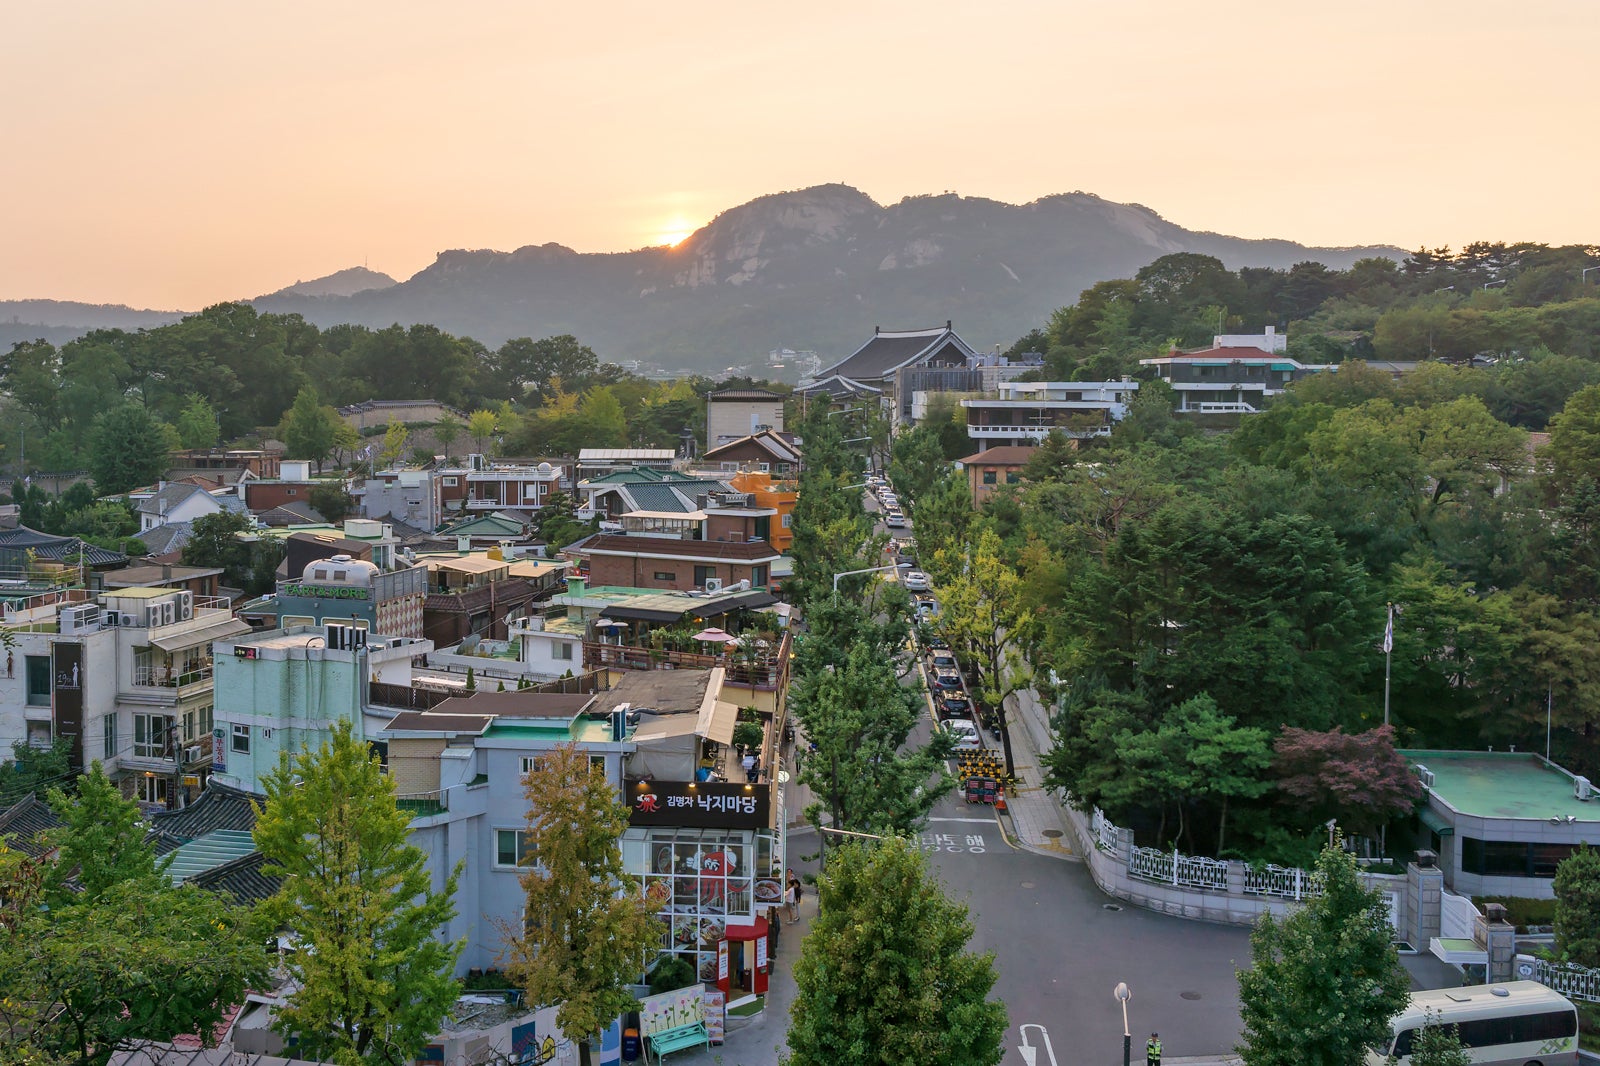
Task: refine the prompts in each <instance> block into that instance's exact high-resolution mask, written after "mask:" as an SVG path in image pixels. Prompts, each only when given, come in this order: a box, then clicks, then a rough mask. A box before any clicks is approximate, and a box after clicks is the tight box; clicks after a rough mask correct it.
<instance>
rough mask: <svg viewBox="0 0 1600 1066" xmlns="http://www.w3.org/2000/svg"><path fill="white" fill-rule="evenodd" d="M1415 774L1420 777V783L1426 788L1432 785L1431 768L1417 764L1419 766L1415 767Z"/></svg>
mask: <svg viewBox="0 0 1600 1066" xmlns="http://www.w3.org/2000/svg"><path fill="white" fill-rule="evenodd" d="M1417 776H1419V777H1421V778H1422V784H1423V786H1424V787H1426V788H1432V787H1433V771H1432V770H1430V769H1428V768H1427V767H1426V766H1419V767H1417Z"/></svg>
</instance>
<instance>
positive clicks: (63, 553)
mask: <svg viewBox="0 0 1600 1066" xmlns="http://www.w3.org/2000/svg"><path fill="white" fill-rule="evenodd" d="M30 551H31V552H32V553H33V555H34V558H36V559H43V560H45V561H47V562H52V563H59V562H61V561H62V560H63V559H65V558H67V557H68V556H74V557H75V556H77V555H78V553H79V552H82V553H83V563H84V565H85V566H92V567H106V566H122V565H123V564H125V563H126V562H127V561H128V557H127V556H126V555H124V554H123V553H122V552H114V551H109V550H107V549H105V548H97V547H95V546H94V545H93V544H89V543H87V542H85V541H82V540H79V539H78V538H77V537H57V536H54V535H52V534H50V533H40V532H39V531H38V530H37V529H29V528H28V527H27V526H18V527H17V528H16V529H7V530H0V565H6V566H10V565H13V562H12V560H13V558H16V557H24V556H25V554H26V553H27V552H30Z"/></svg>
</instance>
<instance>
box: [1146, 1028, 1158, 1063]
mask: <svg viewBox="0 0 1600 1066" xmlns="http://www.w3.org/2000/svg"><path fill="white" fill-rule="evenodd" d="M1144 1063H1145V1066H1161V1034H1160V1033H1151V1034H1150V1039H1149V1040H1146V1041H1145V1044H1144Z"/></svg>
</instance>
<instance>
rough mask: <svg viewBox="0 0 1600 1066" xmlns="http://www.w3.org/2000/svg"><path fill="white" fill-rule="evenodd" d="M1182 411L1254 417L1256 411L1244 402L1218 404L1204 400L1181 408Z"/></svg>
mask: <svg viewBox="0 0 1600 1066" xmlns="http://www.w3.org/2000/svg"><path fill="white" fill-rule="evenodd" d="M1180 410H1181V411H1199V412H1200V413H1201V414H1203V415H1253V414H1255V413H1256V409H1255V408H1254V407H1251V406H1250V405H1249V404H1247V403H1244V402H1243V401H1232V402H1218V401H1215V400H1202V401H1201V402H1200V403H1193V404H1189V405H1188V406H1187V407H1183V408H1180Z"/></svg>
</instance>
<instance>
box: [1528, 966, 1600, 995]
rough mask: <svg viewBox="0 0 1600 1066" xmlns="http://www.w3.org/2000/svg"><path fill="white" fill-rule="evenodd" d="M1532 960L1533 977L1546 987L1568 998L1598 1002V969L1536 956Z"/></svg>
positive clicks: (1599, 989) (1599, 990) (1599, 976)
mask: <svg viewBox="0 0 1600 1066" xmlns="http://www.w3.org/2000/svg"><path fill="white" fill-rule="evenodd" d="M1519 961H1520V960H1519ZM1532 961H1533V979H1534V980H1535V981H1538V982H1539V983H1540V984H1542V985H1544V986H1545V987H1546V988H1549V989H1552V990H1554V991H1556V992H1560V993H1561V994H1562V995H1563V996H1566V997H1567V998H1568V999H1581V1000H1583V1001H1584V1002H1585V1003H1600V970H1591V969H1589V968H1588V967H1587V966H1575V965H1573V964H1572V963H1569V962H1550V961H1549V960H1547V959H1537V958H1536V959H1533V960H1532Z"/></svg>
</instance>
